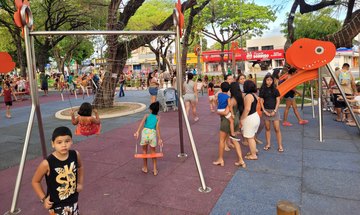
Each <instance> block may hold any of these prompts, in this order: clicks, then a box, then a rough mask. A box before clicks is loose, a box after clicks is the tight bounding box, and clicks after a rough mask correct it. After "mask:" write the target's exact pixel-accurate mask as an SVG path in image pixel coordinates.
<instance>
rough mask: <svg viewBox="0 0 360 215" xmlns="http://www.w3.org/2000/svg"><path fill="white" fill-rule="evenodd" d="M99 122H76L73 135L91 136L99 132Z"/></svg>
mask: <svg viewBox="0 0 360 215" xmlns="http://www.w3.org/2000/svg"><path fill="white" fill-rule="evenodd" d="M100 130H101V124H89V125H80V124H78V125H77V126H76V129H75V135H77V136H91V135H94V134H100Z"/></svg>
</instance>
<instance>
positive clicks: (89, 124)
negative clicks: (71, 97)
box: [71, 102, 101, 136]
mask: <svg viewBox="0 0 360 215" xmlns="http://www.w3.org/2000/svg"><path fill="white" fill-rule="evenodd" d="M92 112H94V113H95V117H93V116H92ZM78 114H79V116H77V117H76V118H75V113H74V111H73V110H71V122H72V124H73V125H77V127H76V130H75V134H77V135H85V136H89V135H93V134H99V133H100V127H101V125H100V118H99V114H98V112H97V110H96V109H93V108H92V106H91V104H90V103H88V102H84V103H82V104H81V106H80V108H79V111H78Z"/></svg>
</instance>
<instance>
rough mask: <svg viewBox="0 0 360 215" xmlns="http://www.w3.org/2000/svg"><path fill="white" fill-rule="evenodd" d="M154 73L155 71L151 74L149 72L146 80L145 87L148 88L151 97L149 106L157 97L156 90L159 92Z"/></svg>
mask: <svg viewBox="0 0 360 215" xmlns="http://www.w3.org/2000/svg"><path fill="white" fill-rule="evenodd" d="M156 72H157V70H156V69H155V70H154V71H153V72H150V73H149V75H148V80H147V85H148V87H149V93H150V96H151V97H150V104H152V103H154V102H156V97H157V94H158V90H159V83H158V80H157V78H156Z"/></svg>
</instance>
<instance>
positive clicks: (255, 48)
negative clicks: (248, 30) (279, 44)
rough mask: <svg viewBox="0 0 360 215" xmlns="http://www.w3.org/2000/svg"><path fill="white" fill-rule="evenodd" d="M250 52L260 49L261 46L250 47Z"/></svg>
mask: <svg viewBox="0 0 360 215" xmlns="http://www.w3.org/2000/svg"><path fill="white" fill-rule="evenodd" d="M248 51H249V52H253V51H259V47H248Z"/></svg>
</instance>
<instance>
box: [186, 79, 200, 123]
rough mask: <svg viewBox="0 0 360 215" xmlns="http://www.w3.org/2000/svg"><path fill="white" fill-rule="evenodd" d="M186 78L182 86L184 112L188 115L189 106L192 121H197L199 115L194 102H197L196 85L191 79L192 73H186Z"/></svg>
mask: <svg viewBox="0 0 360 215" xmlns="http://www.w3.org/2000/svg"><path fill="white" fill-rule="evenodd" d="M187 75H188V79H187V81H185V82H184V85H183V88H184V92H185V95H184V102H185V109H186V114H187V116H188V117H189V112H190V107H191V109H192V114H193V116H194V121H195V122H196V121H198V120H199V117H198V116H197V113H196V103H197V100H198V98H197V96H198V94H197V87H196V84H195V82H194V81H193V80H192V79H193V77H194V75H193V74H192V73H188V74H187Z"/></svg>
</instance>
